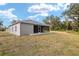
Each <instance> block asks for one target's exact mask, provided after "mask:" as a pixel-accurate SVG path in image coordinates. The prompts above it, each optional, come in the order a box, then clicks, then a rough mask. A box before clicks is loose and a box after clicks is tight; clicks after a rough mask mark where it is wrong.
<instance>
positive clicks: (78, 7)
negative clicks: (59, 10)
mask: <svg viewBox="0 0 79 59" xmlns="http://www.w3.org/2000/svg"><path fill="white" fill-rule="evenodd" d="M63 15H64V16H68V18H71V19H72V20H73V22H74V25H75V27H74V28H75V29H76V30H77V31H78V30H79V3H71V4H70V6H69V7H68V9H67V10H65V11H64V13H63Z"/></svg>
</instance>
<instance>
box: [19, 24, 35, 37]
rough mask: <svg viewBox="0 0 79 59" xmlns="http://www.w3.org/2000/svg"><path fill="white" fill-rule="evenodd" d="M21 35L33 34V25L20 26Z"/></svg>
mask: <svg viewBox="0 0 79 59" xmlns="http://www.w3.org/2000/svg"><path fill="white" fill-rule="evenodd" d="M20 30H21V31H20V34H21V35H25V34H33V25H32V24H23V23H22V24H20Z"/></svg>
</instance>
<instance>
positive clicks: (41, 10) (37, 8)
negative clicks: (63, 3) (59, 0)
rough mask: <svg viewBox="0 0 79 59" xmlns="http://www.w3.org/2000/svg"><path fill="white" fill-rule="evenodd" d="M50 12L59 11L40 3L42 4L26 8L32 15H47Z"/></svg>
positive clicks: (56, 8) (54, 7)
mask: <svg viewBox="0 0 79 59" xmlns="http://www.w3.org/2000/svg"><path fill="white" fill-rule="evenodd" d="M52 10H59V8H58V7H56V6H53V5H48V4H44V3H42V4H36V5H32V6H31V7H29V8H28V10H27V11H28V12H32V13H47V12H50V11H52Z"/></svg>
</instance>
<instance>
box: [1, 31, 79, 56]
mask: <svg viewBox="0 0 79 59" xmlns="http://www.w3.org/2000/svg"><path fill="white" fill-rule="evenodd" d="M0 55H1V56H35V55H36V56H37V55H38V56H43V55H44V56H47V55H48V56H56V55H58V56H61V55H65V56H70V55H71V56H72V55H76V56H77V55H79V35H78V34H74V33H68V32H59V31H53V32H52V33H49V34H46V35H36V36H27V35H26V36H21V37H18V36H14V35H11V34H9V33H7V32H0Z"/></svg>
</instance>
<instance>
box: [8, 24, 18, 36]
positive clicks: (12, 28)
mask: <svg viewBox="0 0 79 59" xmlns="http://www.w3.org/2000/svg"><path fill="white" fill-rule="evenodd" d="M15 26H16V27H17V28H16V31H15ZM8 32H10V33H12V34H14V35H18V36H20V23H17V24H15V25H13V26H11V27H9V29H8Z"/></svg>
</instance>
